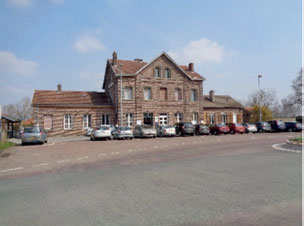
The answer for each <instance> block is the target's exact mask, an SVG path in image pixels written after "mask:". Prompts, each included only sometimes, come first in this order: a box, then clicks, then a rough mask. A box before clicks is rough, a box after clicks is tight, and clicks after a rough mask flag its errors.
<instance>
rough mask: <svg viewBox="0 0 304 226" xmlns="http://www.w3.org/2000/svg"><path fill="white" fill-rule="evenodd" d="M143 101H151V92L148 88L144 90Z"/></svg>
mask: <svg viewBox="0 0 304 226" xmlns="http://www.w3.org/2000/svg"><path fill="white" fill-rule="evenodd" d="M144 99H145V100H151V99H152V92H151V88H150V87H146V88H144Z"/></svg>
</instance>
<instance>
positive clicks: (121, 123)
mask: <svg viewBox="0 0 304 226" xmlns="http://www.w3.org/2000/svg"><path fill="white" fill-rule="evenodd" d="M122 117H123V114H122V74H121V73H120V126H123V118H122Z"/></svg>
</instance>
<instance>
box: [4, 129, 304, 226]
mask: <svg viewBox="0 0 304 226" xmlns="http://www.w3.org/2000/svg"><path fill="white" fill-rule="evenodd" d="M288 136H290V134H288V133H282V134H269V135H268V134H256V135H227V136H217V137H215V136H210V137H186V138H173V139H145V140H140V141H136V140H133V141H122V142H119V141H118V142H115V141H110V142H103V141H101V142H85V141H81V142H72V143H65V144H60V145H58V146H57V144H54V145H50V146H27V147H16V148H15V149H13V151H12V153H13V154H12V156H10V157H8V158H7V159H5V160H1V161H0V169H3V168H5V167H16V168H18V166H20V167H21V166H22V169H20V170H16V171H10V172H6V171H3V170H2V173H0V225H4V226H10V225H12V226H18V225H23V226H26V225H31V226H35V225H73V226H77V225H81V226H85V225H231V226H232V225H284V226H285V225H288V226H292V225H301V220H302V216H301V200H302V198H301V154H298V153H292V152H283V151H279V150H275V149H273V148H272V145H273V144H275V143H280V142H284V140H286V139H287V137H288ZM130 150H131V151H130ZM24 153H26V154H27V155H25V154H24ZM35 153H39V155H38V156H37V155H35ZM84 154H85V155H86V156H84ZM25 156H26V159H24V158H25ZM81 156H83V157H81ZM21 157H22V158H23V161H21V160H20V159H21ZM84 157H87V158H84ZM37 158H38V159H37ZM64 158H69V159H70V161H69V162H66V163H64V162H62V163H58V161H61V160H60V159H64ZM79 158H80V159H79ZM18 159H19V160H20V161H19V162H18ZM42 162H44V163H48V164H47V165H40V166H39V163H40V164H42ZM10 164H11V165H10ZM14 164H19V165H14ZM20 164H21V165H20ZM22 164H23V165H22ZM31 164H32V165H31ZM33 164H34V165H33ZM34 166H36V167H34Z"/></svg>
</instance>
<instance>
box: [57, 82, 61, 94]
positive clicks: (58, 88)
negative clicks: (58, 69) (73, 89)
mask: <svg viewBox="0 0 304 226" xmlns="http://www.w3.org/2000/svg"><path fill="white" fill-rule="evenodd" d="M61 88H62V87H61V84H60V83H58V85H57V92H61V91H62V89H61Z"/></svg>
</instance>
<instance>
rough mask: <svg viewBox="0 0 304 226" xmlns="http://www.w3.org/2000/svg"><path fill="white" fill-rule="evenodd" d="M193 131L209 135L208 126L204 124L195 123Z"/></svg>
mask: <svg viewBox="0 0 304 226" xmlns="http://www.w3.org/2000/svg"><path fill="white" fill-rule="evenodd" d="M195 133H196V135H203V134H205V135H209V133H210V130H209V127H208V126H207V125H205V124H201V125H195Z"/></svg>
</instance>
